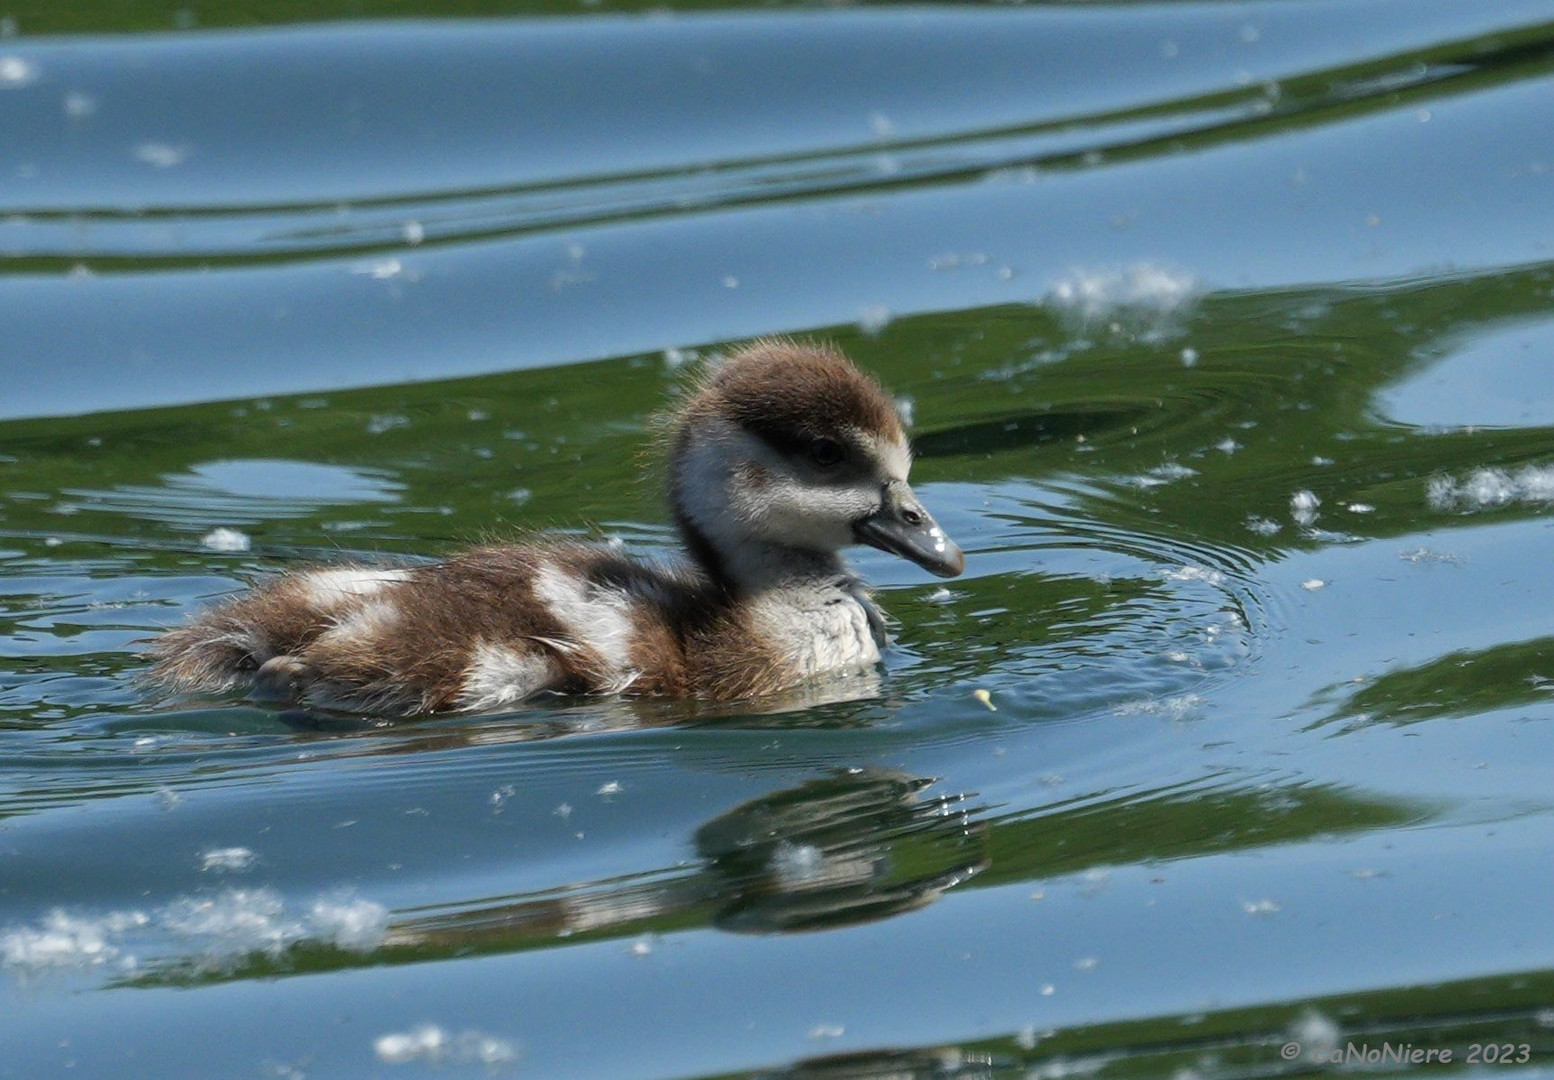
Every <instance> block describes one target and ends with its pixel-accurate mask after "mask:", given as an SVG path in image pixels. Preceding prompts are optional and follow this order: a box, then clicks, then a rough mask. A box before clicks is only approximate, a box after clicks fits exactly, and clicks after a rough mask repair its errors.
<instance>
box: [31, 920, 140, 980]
mask: <svg viewBox="0 0 1554 1080" xmlns="http://www.w3.org/2000/svg"><path fill="white" fill-rule="evenodd" d="M150 919H151V917H150V916H149V915H147V914H145V913H144V912H140V911H116V912H109V913H108V914H107V915H101V916H97V917H95V918H94V917H90V916H82V915H72V914H70V913H68V912H66V911H64V910H62V909H59V908H56V909H55V910H53V911H51V912H49V913H48V915H46V916H45V917H44V919H43V922H42V924H41V925H39V926H36V927H31V926H23V927H14V928H11V929H8V930H7V931H6V932H5V933H4V934H0V966H4V967H6V968H8V969H10V970H12V971H15V972H18V973H29V972H33V973H35V972H39V971H43V970H47V969H51V968H54V969H59V968H88V967H96V966H98V965H101V964H107V963H110V962H112V961H114V960H116V959H118V958H119V956H120V955H121V953H122V949H121V948H120V946H119V945H117V944H115V943H114V941H113V939H114V938H116V937H118V936H120V935H122V934H124V933H125V932H126V931H128V930H132V929H136V928H139V927H142V926H144V925H146V923H148V922H150Z"/></svg>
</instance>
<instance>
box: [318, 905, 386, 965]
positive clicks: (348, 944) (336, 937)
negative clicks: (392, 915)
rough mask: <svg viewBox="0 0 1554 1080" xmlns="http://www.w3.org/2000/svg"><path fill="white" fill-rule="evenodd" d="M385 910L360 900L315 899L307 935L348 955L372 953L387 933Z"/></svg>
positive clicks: (380, 906) (381, 906)
mask: <svg viewBox="0 0 1554 1080" xmlns="http://www.w3.org/2000/svg"><path fill="white" fill-rule="evenodd" d="M388 921H389V913H388V908H386V907H384V906H383V905H382V904H379V903H376V902H375V901H372V900H364V899H362V898H360V897H355V898H351V897H344V898H340V899H336V900H318V901H315V902H314V904H313V906H312V907H311V908H310V909H309V910H308V917H307V929H308V931H309V934H308V936H309V937H313V938H317V939H318V940H320V941H326V942H329V943H330V944H332V945H335V946H338V947H339V948H342V949H347V950H349V951H351V952H371V951H372V950H373V949H376V948H377V947H378V946H379V945H381V944H383V938H384V936H385V935H386V934H387V933H388Z"/></svg>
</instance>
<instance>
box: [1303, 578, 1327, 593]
mask: <svg viewBox="0 0 1554 1080" xmlns="http://www.w3.org/2000/svg"><path fill="white" fill-rule="evenodd" d="M1300 587H1301V588H1302V589H1305V590H1306V591H1307V592H1316V591H1317V590H1318V589H1325V588H1327V582H1325V581H1323V580H1322V579H1321V578H1307V579H1306V580H1305V581H1302V582H1301V583H1300Z"/></svg>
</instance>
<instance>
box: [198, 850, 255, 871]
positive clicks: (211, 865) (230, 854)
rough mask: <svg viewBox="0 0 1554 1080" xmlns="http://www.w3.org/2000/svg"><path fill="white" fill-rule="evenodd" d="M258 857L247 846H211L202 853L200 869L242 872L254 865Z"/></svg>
mask: <svg viewBox="0 0 1554 1080" xmlns="http://www.w3.org/2000/svg"><path fill="white" fill-rule="evenodd" d="M257 858H258V856H257V855H255V854H254V853H253V852H252V851H251V850H249V849H248V848H246V847H226V848H211V849H210V850H209V851H206V852H202V853H201V854H200V869H201V870H202V871H211V870H214V871H216V872H217V873H227V872H229V871H230V872H232V873H241V872H243V871H244V870H247V869H248V868H249V867H251V866H253V865H254V860H255V859H257Z"/></svg>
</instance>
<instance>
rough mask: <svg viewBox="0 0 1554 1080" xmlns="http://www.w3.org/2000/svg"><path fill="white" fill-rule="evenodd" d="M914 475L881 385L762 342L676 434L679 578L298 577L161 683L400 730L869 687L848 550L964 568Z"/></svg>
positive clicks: (540, 565) (875, 621)
mask: <svg viewBox="0 0 1554 1080" xmlns="http://www.w3.org/2000/svg"><path fill="white" fill-rule="evenodd" d="M911 464H912V457H911V451H910V449H909V448H908V445H907V440H906V435H905V433H904V432H903V430H902V426H901V420H900V418H899V417H898V415H897V412H896V408H895V406H894V404H893V403H892V401H891V399H890V398H889V397H888V396H886V394H885V392H884V391H883V390H881V389H880V387H879V386H878V384H876V383H875V382H874V381H873V380H872V379H870V378H869V377H867V376H866V375H864V374H863V373H862V372H860V371H859V370H858V369H857V368H855V367H854V366H853V365H852V364H851V363H850V362H849V361H848V360H847V359H846V358H845V357H843V356H842V355H840V354H839V353H837V352H835V351H833V350H831V349H828V348H823V347H819V346H815V345H808V344H798V343H793V342H788V341H774V340H768V341H761V342H758V343H756V344H754V345H751V346H749V347H747V348H745V349H743V350H741V351H739V352H737V353H735V354H733V355H732V356H730V357H728V359H727V360H726V361H724V363H723V364H722V365H721V366H720V367H718V368H717V369H716V370H715V371H714V372H712V374H711V375H710V376H708V377H707V378H706V379H705V381H704V382H703V383H702V385H701V386H700V388H699V389H698V390H697V391H696V392H695V393H694V394H693V395H692V396H691V397H690V398H689V400H688V401H687V402H686V403H685V405H684V406H683V407H682V408H681V409H680V410H679V411H678V413H677V414H676V416H675V417H674V419H673V424H672V429H671V436H670V467H669V501H670V504H671V506H672V508H673V511H674V519H675V522H676V524H677V525H678V527H679V531H680V535H681V537H682V539H683V541H684V544H685V550H686V555H687V558H686V559H685V560H683V561H681V562H679V563H677V564H675V565H659V564H655V563H650V562H643V561H639V560H636V559H633V558H630V557H628V556H627V555H625V554H623V553H621V552H619V551H616V550H613V549H612V548H610V547H606V546H602V545H593V544H585V543H580V542H576V541H572V540H565V539H557V540H538V541H533V542H528V543H523V544H517V545H499V546H488V547H477V548H473V549H471V550H468V551H465V552H462V553H460V554H457V555H454V556H453V557H452V558H449V559H447V560H445V561H443V562H437V563H430V564H425V565H418V566H401V567H389V566H373V565H352V566H334V567H328V568H315V569H307V570H301V571H298V572H295V573H290V574H286V575H284V576H280V577H277V578H275V579H274V580H271V581H269V582H266V583H264V584H261V585H259V586H258V587H256V588H254V589H253V590H251V591H249V592H247V593H245V594H243V595H240V596H238V597H236V598H234V599H231V600H228V601H226V602H225V603H222V604H220V605H218V606H216V607H215V608H213V609H211V610H209V611H206V612H204V613H203V614H200V615H198V616H197V617H195V618H194V619H193V620H192V621H191V622H189V623H188V624H186V625H184V626H182V627H179V628H177V629H173V630H170V631H167V632H166V633H164V634H162V635H161V636H160V637H159V638H157V639H156V640H155V641H154V643H153V644H152V646H151V649H150V655H151V657H152V658H153V659H154V660H155V667H154V668H153V669H152V676H153V678H154V679H156V680H158V681H160V682H162V683H164V684H166V685H167V686H170V687H172V688H176V689H181V690H187V691H201V692H209V693H221V692H230V691H234V690H242V691H246V692H248V693H249V694H251V695H252V696H254V697H257V698H263V699H269V700H284V701H292V702H296V703H299V704H301V705H304V706H308V707H314V708H320V709H334V710H342V711H347V712H359V713H372V714H377V715H382V716H408V715H413V714H418V713H431V712H440V711H446V710H464V711H470V712H488V711H493V710H498V709H502V708H506V707H509V706H512V705H514V704H516V703H518V702H521V701H523V700H524V699H525V698H529V697H532V696H533V695H535V694H538V693H542V692H546V691H551V692H559V693H608V694H627V695H644V696H645V695H666V696H667V695H674V696H691V695H695V696H701V697H706V698H710V699H717V700H724V701H729V700H738V699H744V698H753V697H758V696H761V695H765V694H771V693H776V692H778V691H783V690H787V689H791V688H794V687H797V686H799V685H801V684H803V683H805V682H807V681H809V680H813V679H819V678H825V677H835V676H841V675H847V674H854V673H859V672H862V671H865V670H869V669H871V668H872V667H873V665H875V664H877V663H878V662H879V659H880V648H881V647H882V646H883V645H884V644H885V640H886V639H885V632H884V623H883V620H882V619H881V616H880V613H879V611H878V609H877V608H876V607H875V606H874V604H873V602H872V601H871V600H870V599H869V596H868V593H867V592H866V590H865V588H864V586H863V584H862V583H861V582H860V580H859V579H858V578H857V577H856V576H854V575H853V573H852V572H851V571H849V570H848V568H847V566H846V564H845V563H844V562H843V561H842V558H841V555H840V552H841V549H843V548H845V547H848V546H849V545H852V544H869V545H871V546H873V547H877V548H880V549H883V550H885V551H888V552H893V553H894V554H897V555H900V556H902V557H904V558H907V559H910V560H911V561H912V562H914V563H917V564H918V565H919V566H922V567H924V568H925V569H927V570H930V571H932V572H933V573H935V574H939V575H941V576H944V577H953V576H955V575H957V574H959V573H960V572H961V571H962V570H963V569H964V568H965V565H966V561H965V556H964V555H962V553H961V550H960V548H958V547H957V546H956V545H955V543H954V542H953V541H952V540H950V538H949V537H948V536H946V535H945V533H944V531H943V530H942V529H940V528H939V526H938V525H937V524H936V523H935V521H934V519H933V517H932V516H931V515H930V514H929V513H928V511H927V510H925V509H924V508H923V506H922V504H921V503H919V502H918V501H917V497H916V496H915V495H914V494H913V493H912V489H911V488H910V487H908V486H907V472H908V470H909V469H910V467H911Z"/></svg>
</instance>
